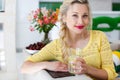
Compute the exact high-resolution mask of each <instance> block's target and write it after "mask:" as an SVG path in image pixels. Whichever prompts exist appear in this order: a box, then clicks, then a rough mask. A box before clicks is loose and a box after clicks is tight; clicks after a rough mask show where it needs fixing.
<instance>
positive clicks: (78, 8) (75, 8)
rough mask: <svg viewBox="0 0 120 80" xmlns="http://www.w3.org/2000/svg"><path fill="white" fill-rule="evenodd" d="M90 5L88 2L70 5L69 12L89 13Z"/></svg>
mask: <svg viewBox="0 0 120 80" xmlns="http://www.w3.org/2000/svg"><path fill="white" fill-rule="evenodd" d="M88 11H89V10H88V6H87V5H86V4H73V5H70V6H69V9H68V12H73V13H74V12H77V13H79V12H80V13H81V12H84V13H88Z"/></svg>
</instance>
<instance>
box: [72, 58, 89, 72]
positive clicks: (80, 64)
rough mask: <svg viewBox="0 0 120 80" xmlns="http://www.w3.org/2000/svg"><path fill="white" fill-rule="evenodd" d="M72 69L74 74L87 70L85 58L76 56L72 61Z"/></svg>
mask: <svg viewBox="0 0 120 80" xmlns="http://www.w3.org/2000/svg"><path fill="white" fill-rule="evenodd" d="M73 64H74V68H73V69H74V70H75V72H74V73H75V74H85V73H87V72H88V65H87V64H86V62H85V60H84V59H82V58H77V59H76V60H75V61H74V62H73Z"/></svg>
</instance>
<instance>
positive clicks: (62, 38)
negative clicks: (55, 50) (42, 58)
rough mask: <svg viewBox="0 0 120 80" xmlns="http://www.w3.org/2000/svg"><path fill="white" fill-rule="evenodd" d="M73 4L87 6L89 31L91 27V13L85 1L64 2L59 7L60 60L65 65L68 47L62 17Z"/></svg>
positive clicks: (68, 0)
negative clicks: (61, 59)
mask: <svg viewBox="0 0 120 80" xmlns="http://www.w3.org/2000/svg"><path fill="white" fill-rule="evenodd" d="M74 3H79V4H87V7H88V10H89V16H90V24H89V26H88V29H91V26H92V18H91V13H90V9H89V4H88V1H87V0H64V1H63V4H62V5H61V6H60V12H59V17H58V19H59V21H60V26H61V30H60V42H61V44H62V46H61V49H62V58H63V60H64V61H65V62H66V63H67V62H68V52H69V46H68V44H67V37H66V36H67V27H66V24H65V22H64V20H63V19H64V16H65V15H66V13H67V10H68V9H69V6H70V5H73V4H74Z"/></svg>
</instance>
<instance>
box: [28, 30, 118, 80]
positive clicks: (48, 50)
mask: <svg viewBox="0 0 120 80" xmlns="http://www.w3.org/2000/svg"><path fill="white" fill-rule="evenodd" d="M61 46H62V44H61V43H60V39H56V40H53V41H52V42H51V43H49V44H48V45H46V46H45V47H44V48H42V50H40V51H39V52H38V53H36V54H34V55H32V56H30V57H28V58H27V60H30V61H32V62H39V61H46V60H59V61H62V62H64V61H63V59H62V53H61ZM80 56H82V58H83V59H84V60H85V61H86V63H87V64H89V65H91V66H94V67H96V68H100V69H104V70H106V71H107V73H108V80H114V78H115V77H116V76H117V73H116V72H115V69H114V65H113V60H112V51H111V49H110V45H109V42H108V40H107V37H106V35H105V34H104V33H103V32H101V31H97V30H91V31H90V40H89V42H88V44H87V46H86V47H85V48H84V49H83V51H82V54H81V55H80Z"/></svg>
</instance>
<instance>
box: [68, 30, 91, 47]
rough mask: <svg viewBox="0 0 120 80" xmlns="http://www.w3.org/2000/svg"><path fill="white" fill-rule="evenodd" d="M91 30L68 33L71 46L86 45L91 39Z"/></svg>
mask: <svg viewBox="0 0 120 80" xmlns="http://www.w3.org/2000/svg"><path fill="white" fill-rule="evenodd" d="M89 37H90V32H89V31H84V32H82V33H81V34H72V33H69V35H68V45H69V47H73V48H75V47H80V45H81V47H82V46H84V45H86V44H87V43H88V41H89Z"/></svg>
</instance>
